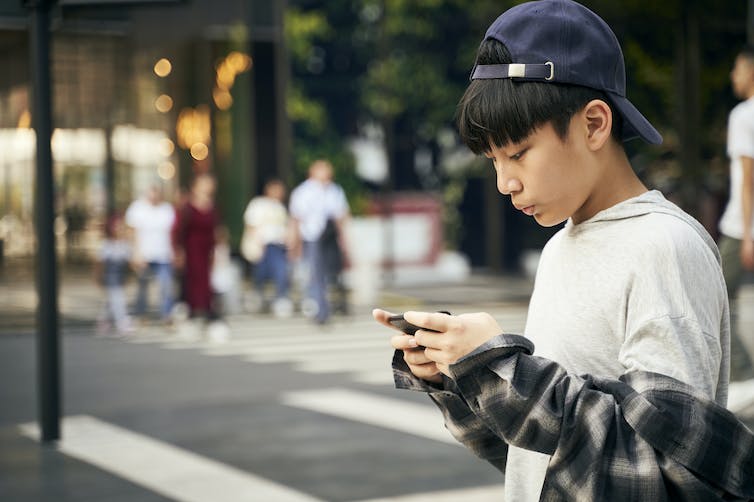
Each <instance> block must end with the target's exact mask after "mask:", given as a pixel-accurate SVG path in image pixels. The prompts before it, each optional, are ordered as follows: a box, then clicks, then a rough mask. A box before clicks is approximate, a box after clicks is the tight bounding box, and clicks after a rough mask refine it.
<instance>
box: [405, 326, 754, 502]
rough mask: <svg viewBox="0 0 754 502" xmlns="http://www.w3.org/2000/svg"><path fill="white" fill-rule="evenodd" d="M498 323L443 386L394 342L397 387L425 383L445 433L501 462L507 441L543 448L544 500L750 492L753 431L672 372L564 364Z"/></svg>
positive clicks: (735, 496) (722, 496) (717, 496)
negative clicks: (617, 371) (594, 369)
mask: <svg viewBox="0 0 754 502" xmlns="http://www.w3.org/2000/svg"><path fill="white" fill-rule="evenodd" d="M533 352H534V345H533V344H532V342H531V341H530V340H528V339H527V338H524V337H521V336H517V335H500V336H498V337H496V338H494V339H492V340H490V341H489V342H487V343H485V344H484V345H482V346H480V347H479V348H477V349H476V350H475V351H473V352H472V353H470V354H468V355H467V356H465V357H463V358H462V359H460V360H459V361H458V362H456V363H455V364H453V365H452V366H450V374H451V378H448V377H444V384H443V385H442V386H441V387H442V388H439V387H435V386H433V385H430V384H429V383H427V382H426V381H424V380H421V379H419V378H417V377H415V376H414V375H413V374H412V373H411V372H410V371H409V369H408V366H407V365H406V363H405V361H404V360H403V353H402V352H401V351H396V353H395V357H394V359H393V373H394V377H395V383H396V387H398V388H403V389H412V390H420V391H424V392H428V393H429V395H430V397H431V398H432V400H433V401H434V402H435V403H436V404H437V405H438V406H439V408H440V409H441V410H442V412H443V415H444V417H445V424H446V426H447V428H448V429H449V430H450V432H451V433H452V434H453V436H454V437H455V438H456V439H457V440H458V441H460V442H461V443H463V444H464V445H465V446H467V447H468V448H469V449H471V450H472V451H473V452H474V453H475V454H477V455H478V456H480V457H481V458H484V459H486V460H488V461H489V462H490V463H492V464H493V465H495V466H496V467H497V468H498V469H500V470H501V471H503V472H504V470H505V458H506V455H507V450H508V446H507V445H508V444H512V445H515V446H517V447H520V448H525V449H528V450H534V451H538V452H541V453H545V454H549V455H551V456H552V457H551V460H550V463H549V465H548V468H547V473H546V476H545V482H544V486H543V488H542V494H541V498H540V500H544V501H551V500H577V501H580V502H582V501H598V500H599V501H603V500H620V501H641V502H647V501H652V502H657V501H676V500H683V501H710V500H754V435H753V434H752V432H751V431H750V430H749V429H748V428H747V427H746V426H745V425H744V424H743V423H741V422H740V421H739V420H738V419H737V418H736V417H735V415H733V414H732V413H730V412H729V411H728V410H726V409H725V408H723V407H721V406H720V405H718V404H717V403H715V402H714V401H711V400H709V399H707V398H705V397H704V396H702V395H700V394H699V392H698V391H696V390H695V389H694V388H692V387H690V386H689V385H686V384H684V383H682V382H680V381H678V380H676V379H674V378H671V377H668V376H665V375H660V374H657V373H650V372H644V371H635V372H630V373H627V374H624V375H623V376H621V378H620V379H619V380H608V379H601V378H596V377H593V376H589V375H582V376H574V375H569V374H568V373H566V371H565V370H564V369H563V367H561V366H560V365H558V364H557V363H555V362H553V361H550V360H547V359H544V358H540V357H536V356H533V355H532V354H533Z"/></svg>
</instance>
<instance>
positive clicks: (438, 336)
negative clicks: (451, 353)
mask: <svg viewBox="0 0 754 502" xmlns="http://www.w3.org/2000/svg"><path fill="white" fill-rule="evenodd" d="M414 338H415V339H416V344H417V345H421V346H422V347H428V348H431V349H441V348H442V347H443V345H442V344H443V343H444V342H446V341H447V336H445V333H435V332H434V331H427V330H424V329H420V330H419V331H417V332H416V333H414Z"/></svg>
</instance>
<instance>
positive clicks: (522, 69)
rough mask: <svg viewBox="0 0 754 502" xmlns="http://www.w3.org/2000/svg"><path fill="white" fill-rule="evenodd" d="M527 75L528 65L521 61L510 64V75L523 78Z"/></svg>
mask: <svg viewBox="0 0 754 502" xmlns="http://www.w3.org/2000/svg"><path fill="white" fill-rule="evenodd" d="M525 76H526V65H525V64H521V63H511V64H509V65H508V77H509V78H510V77H518V78H523V77H525Z"/></svg>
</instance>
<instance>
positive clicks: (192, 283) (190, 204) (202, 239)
mask: <svg viewBox="0 0 754 502" xmlns="http://www.w3.org/2000/svg"><path fill="white" fill-rule="evenodd" d="M215 188H216V183H215V179H214V178H213V177H212V176H211V175H209V174H200V175H198V176H197V177H196V178H194V180H193V182H192V184H191V189H190V193H189V197H188V201H187V202H186V203H185V204H184V206H183V207H182V208H179V209H178V211H177V218H176V225H175V232H174V243H175V247H176V250H175V251H176V253H175V256H176V262H177V265H178V266H179V267H180V268H182V269H183V296H184V300H185V302H186V303H187V304H188V308H189V312H190V315H191V317H197V316H206V317H207V318H208V319H209V320H213V319H216V318H217V317H218V312H217V311H216V309H215V308H214V306H213V302H212V298H213V294H212V287H211V285H210V274H211V271H212V262H213V260H214V250H215V232H216V230H217V228H218V225H219V215H218V212H217V210H216V209H215Z"/></svg>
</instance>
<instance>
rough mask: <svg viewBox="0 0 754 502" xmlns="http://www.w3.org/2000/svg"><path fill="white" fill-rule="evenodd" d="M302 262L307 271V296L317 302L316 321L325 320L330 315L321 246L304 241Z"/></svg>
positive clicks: (314, 242) (317, 243)
mask: <svg viewBox="0 0 754 502" xmlns="http://www.w3.org/2000/svg"><path fill="white" fill-rule="evenodd" d="M303 252H304V256H303V259H304V263H305V264H306V267H307V269H308V271H309V283H308V285H307V288H306V293H307V295H306V296H307V297H308V298H311V299H312V300H314V301H315V302H316V303H317V315H316V316H315V319H316V320H317V322H325V321H327V319H328V318H329V317H330V306H329V305H328V303H327V270H326V268H325V263H324V260H323V256H322V247H321V246H320V243H319V242H317V241H304V249H303Z"/></svg>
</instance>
